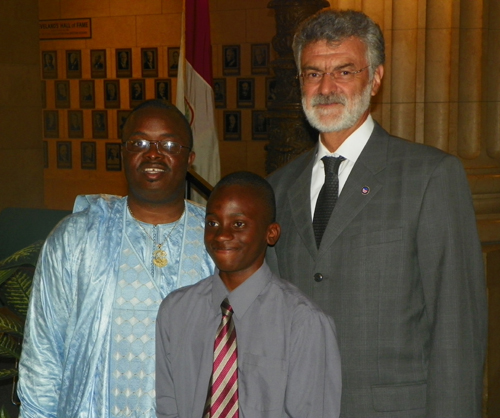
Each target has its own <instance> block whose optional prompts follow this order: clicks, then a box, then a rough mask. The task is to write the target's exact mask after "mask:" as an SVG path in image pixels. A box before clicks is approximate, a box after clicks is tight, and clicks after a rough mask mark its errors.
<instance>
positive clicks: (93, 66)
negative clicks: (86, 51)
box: [90, 49, 106, 78]
mask: <svg viewBox="0 0 500 418" xmlns="http://www.w3.org/2000/svg"><path fill="white" fill-rule="evenodd" d="M90 76H91V77H92V78H105V77H106V50H105V49H91V50H90Z"/></svg>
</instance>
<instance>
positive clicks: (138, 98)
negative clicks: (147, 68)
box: [129, 78, 146, 108]
mask: <svg viewBox="0 0 500 418" xmlns="http://www.w3.org/2000/svg"><path fill="white" fill-rule="evenodd" d="M129 97H130V107H131V108H134V107H136V106H138V105H140V104H141V103H142V102H143V101H144V100H146V90H145V82H144V80H143V79H140V78H136V79H132V80H129Z"/></svg>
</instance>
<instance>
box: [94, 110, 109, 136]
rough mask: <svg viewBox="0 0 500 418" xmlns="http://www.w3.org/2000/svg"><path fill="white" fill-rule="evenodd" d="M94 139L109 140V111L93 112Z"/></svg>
mask: <svg viewBox="0 0 500 418" xmlns="http://www.w3.org/2000/svg"><path fill="white" fill-rule="evenodd" d="M92 137H93V138H100V139H105V138H108V111H107V110H93V111H92Z"/></svg>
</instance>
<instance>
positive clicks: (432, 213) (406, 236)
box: [267, 124, 487, 418]
mask: <svg viewBox="0 0 500 418" xmlns="http://www.w3.org/2000/svg"><path fill="white" fill-rule="evenodd" d="M315 152H316V149H313V150H311V151H310V152H307V153H306V154H303V155H301V156H299V157H298V158H297V159H295V160H294V161H292V162H291V163H289V164H288V165H287V166H285V167H283V168H282V169H280V170H278V171H276V172H275V173H273V174H272V175H271V176H270V177H269V179H268V180H269V182H270V183H271V185H272V186H273V188H274V190H275V193H276V200H277V218H278V219H277V220H278V222H279V223H280V224H281V227H282V234H281V238H280V240H279V241H278V243H277V244H276V246H275V247H274V248H271V249H270V250H269V252H268V256H267V259H268V263H269V265H270V267H271V268H272V269H273V270H274V271H275V272H276V273H277V274H279V275H280V276H281V277H285V278H288V279H289V280H291V281H292V282H293V283H294V284H295V285H297V286H298V287H299V288H300V289H301V290H302V291H304V292H305V293H306V294H307V295H308V296H309V297H311V298H312V299H313V300H314V301H315V302H316V303H317V304H319V305H320V307H321V308H322V309H323V310H324V311H325V312H326V313H327V314H329V315H331V316H332V317H333V318H334V320H335V323H336V325H337V330H338V339H339V344H340V352H341V356H342V379H343V393H342V405H341V416H343V417H349V418H352V417H370V418H375V417H398V418H402V417H427V418H429V417H439V418H442V417H455V418H456V417H467V418H471V417H480V416H481V394H482V375H483V374H482V373H483V363H484V355H485V346H486V321H487V320H486V318H487V310H486V296H485V277H484V271H483V263H482V255H481V248H480V243H479V239H478V235H477V230H476V223H475V216H474V210H473V207H472V199H471V195H470V190H469V187H468V184H467V179H466V176H465V173H464V170H463V167H462V165H461V163H460V161H459V160H458V159H457V158H455V157H453V156H451V155H449V154H446V153H444V152H442V151H440V150H438V149H435V148H432V147H428V146H425V145H420V144H415V143H410V142H407V141H404V140H402V139H399V138H395V137H392V136H390V135H389V134H388V133H387V132H386V131H384V130H383V129H382V128H381V127H380V126H379V125H378V124H376V125H375V128H374V131H373V133H372V135H371V137H370V139H369V141H368V142H367V144H366V146H365V148H364V150H363V151H362V153H361V154H360V156H359V158H358V160H357V162H356V164H355V165H354V167H353V169H352V171H351V174H350V175H349V178H348V179H347V182H346V184H345V185H344V188H343V190H342V192H341V194H340V196H339V199H338V201H337V205H336V207H335V209H334V211H333V213H332V215H331V218H330V221H329V224H328V226H327V228H326V230H325V234H324V236H323V240H322V242H321V246H320V248H319V249H317V248H316V244H315V240H314V233H313V228H312V221H311V219H312V217H311V208H310V184H311V170H312V166H313V162H314V156H315Z"/></svg>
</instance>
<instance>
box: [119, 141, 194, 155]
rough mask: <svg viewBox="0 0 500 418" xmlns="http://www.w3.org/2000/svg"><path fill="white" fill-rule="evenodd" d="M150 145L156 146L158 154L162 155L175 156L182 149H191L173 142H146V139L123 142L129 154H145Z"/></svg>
mask: <svg viewBox="0 0 500 418" xmlns="http://www.w3.org/2000/svg"><path fill="white" fill-rule="evenodd" d="M151 144H153V145H156V149H157V150H158V153H160V154H163V155H177V154H179V153H180V152H181V150H182V148H186V149H188V150H190V149H191V148H190V147H185V146H184V145H181V144H178V143H177V142H173V141H148V140H147V139H129V140H128V141H125V149H126V150H127V151H129V152H146V151H148V150H149V148H150V147H151Z"/></svg>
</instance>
